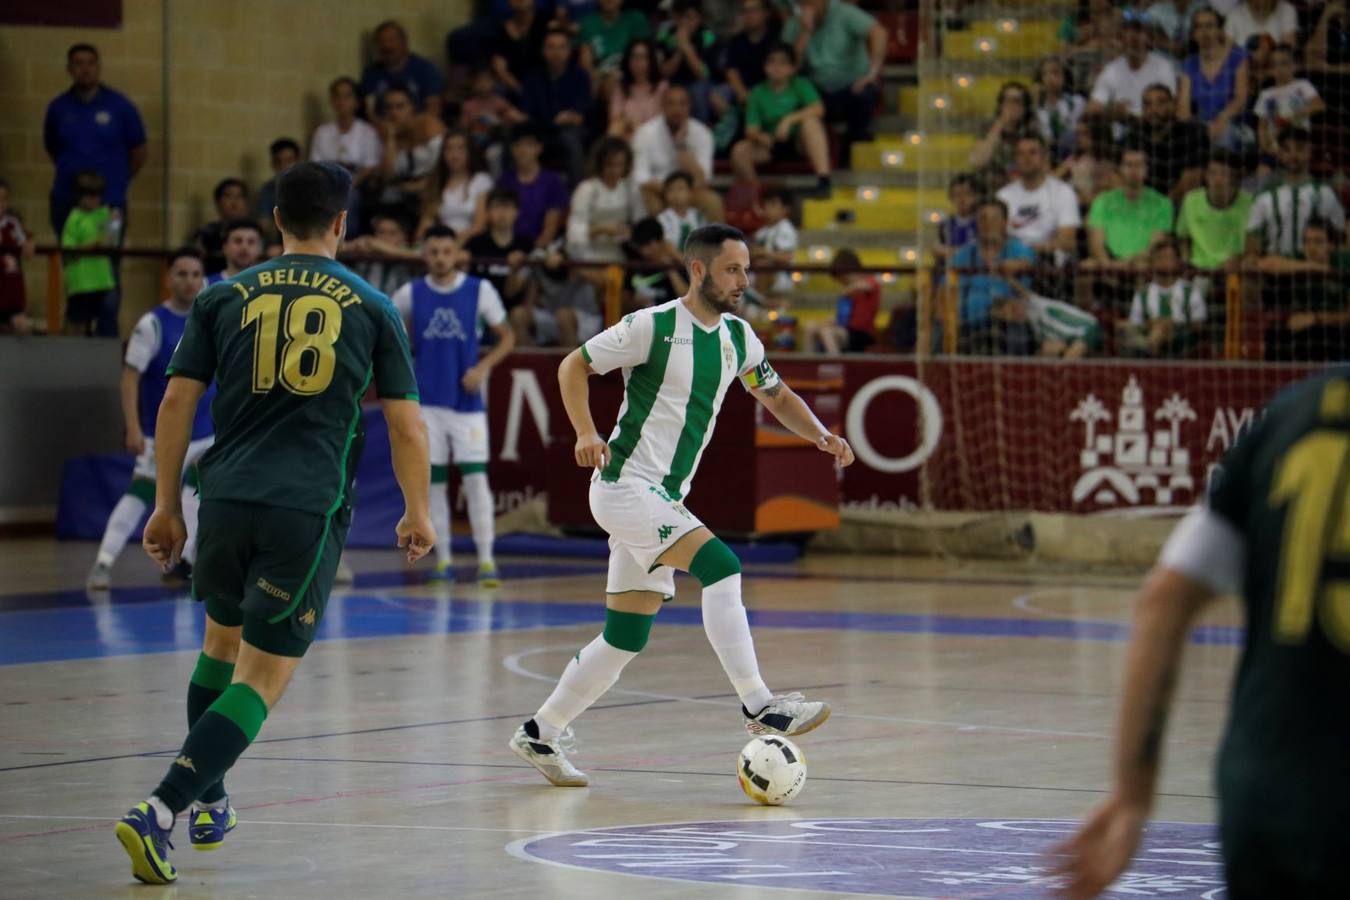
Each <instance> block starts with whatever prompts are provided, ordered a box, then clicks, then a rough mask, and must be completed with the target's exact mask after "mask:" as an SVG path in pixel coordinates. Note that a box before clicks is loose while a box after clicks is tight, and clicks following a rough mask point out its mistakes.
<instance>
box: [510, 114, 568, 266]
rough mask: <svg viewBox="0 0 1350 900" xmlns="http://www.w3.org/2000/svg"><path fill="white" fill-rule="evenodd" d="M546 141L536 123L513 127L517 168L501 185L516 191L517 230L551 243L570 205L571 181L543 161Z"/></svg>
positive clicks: (539, 243)
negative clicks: (540, 158) (568, 185)
mask: <svg viewBox="0 0 1350 900" xmlns="http://www.w3.org/2000/svg"><path fill="white" fill-rule="evenodd" d="M543 151H544V145H543V143H542V142H541V141H540V140H539V132H538V130H537V128H536V126H535V125H534V124H533V123H527V124H524V125H517V126H516V127H515V128H513V129H511V159H512V160H513V161H514V163H515V168H513V169H512V170H511V171H509V172H506V173H505V174H503V175H502V177H501V178H499V179H498V180H497V187H503V188H510V189H511V190H513V191H515V193H516V197H517V198H518V200H519V203H520V207H519V209H520V214H519V217H518V218H517V220H516V233H517V234H520V235H522V236H523V237H525V238H527V239H528V240H530V241H533V242H534V246H536V247H541V248H542V247H547V246H548V245H549V244H552V243H553V241H554V240H556V239H557V238H558V237H559V236H560V234H561V232H562V226H563V213H564V212H565V211H566V209H567V201H568V196H567V184H566V183H565V182H564V181H563V179H562V176H560V175H559V174H558V173H557V172H551V171H549V170H548V169H545V168H544V167H543V166H541V165H540V164H539V157H540V154H542V153H543Z"/></svg>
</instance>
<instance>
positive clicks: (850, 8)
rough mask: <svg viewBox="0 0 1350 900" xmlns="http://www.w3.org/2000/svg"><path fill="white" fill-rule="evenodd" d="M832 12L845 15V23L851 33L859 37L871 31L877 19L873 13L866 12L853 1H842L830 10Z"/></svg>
mask: <svg viewBox="0 0 1350 900" xmlns="http://www.w3.org/2000/svg"><path fill="white" fill-rule="evenodd" d="M830 14H831V15H835V16H838V15H843V16H844V25H845V27H846V28H848V32H849V34H853V35H856V36H858V37H863V36H865V35H866V34H867V32H869V31H871V30H872V26H873V25H875V24H876V21H877V20H876V19H874V18H872V16H871V14H869V13H867V12H864V11H863V10H861V9H859V8H858V7H856V6H854V5H853V4H851V3H840V4H839V5H837V6H835V7H834V9H832V10H830Z"/></svg>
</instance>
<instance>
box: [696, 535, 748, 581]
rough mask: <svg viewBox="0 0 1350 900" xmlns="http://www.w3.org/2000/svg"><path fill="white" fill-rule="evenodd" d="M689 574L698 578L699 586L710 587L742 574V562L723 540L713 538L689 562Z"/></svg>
mask: <svg viewBox="0 0 1350 900" xmlns="http://www.w3.org/2000/svg"><path fill="white" fill-rule="evenodd" d="M689 574H690V575H693V576H694V577H695V578H697V579H698V583H699V584H701V585H703V586H704V587H708V586H710V585H714V584H717V582H719V581H722V580H723V579H726V578H730V577H731V576H732V575H739V574H741V561H740V560H739V559H737V557H736V554H735V553H732V552H731V548H730V547H728V546H727V545H726V544H724V543H722V539H721V538H713V539H712V540H710V541H708V543H706V544H704V545H703V546H702V547H699V548H698V552H697V553H695V554H694V558H693V559H692V560H690V561H689Z"/></svg>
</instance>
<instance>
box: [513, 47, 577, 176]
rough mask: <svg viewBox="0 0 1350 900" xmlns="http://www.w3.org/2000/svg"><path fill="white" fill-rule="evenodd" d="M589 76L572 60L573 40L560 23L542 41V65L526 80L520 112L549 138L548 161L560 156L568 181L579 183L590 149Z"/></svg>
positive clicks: (547, 146) (522, 90)
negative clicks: (588, 129) (550, 158)
mask: <svg viewBox="0 0 1350 900" xmlns="http://www.w3.org/2000/svg"><path fill="white" fill-rule="evenodd" d="M591 99H592V98H591V76H589V75H587V74H586V71H585V70H584V69H583V68H581V66H580V65H578V64H577V63H576V62H575V61H574V60H573V59H572V36H571V35H570V34H569V33H568V32H567V27H566V26H565V25H562V24H560V23H556V22H555V23H554V24H552V25H550V26H549V29H548V34H547V35H546V36H545V37H544V64H543V66H541V67H540V68H537V69H535V70H534V71H533V72H531V73H530V74H529V75H527V76H526V77H525V84H524V85H523V87H522V88H521V111H522V112H524V113H525V115H526V116H528V117H529V119H530V121H532V122H533V123H534V124H535V125H536V126H538V127H539V128H540V129H541V130H544V133H546V134H548V135H549V140H548V142H547V145H546V150H547V151H548V153H549V156H550V157H555V158H556V157H557V156H559V155H561V157H562V161H563V164H564V166H565V168H566V169H567V177H568V180H569V181H570V182H572V183H575V182H578V181H580V180H581V178H582V175H583V174H584V172H585V168H586V147H587V146H588V145H589V142H590V141H589V135H588V133H587V126H586V119H587V116H589V115H590V111H591Z"/></svg>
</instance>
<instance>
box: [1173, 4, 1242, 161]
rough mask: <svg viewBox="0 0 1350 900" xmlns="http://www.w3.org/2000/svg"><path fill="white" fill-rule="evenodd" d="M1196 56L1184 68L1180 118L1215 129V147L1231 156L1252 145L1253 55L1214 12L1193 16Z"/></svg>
mask: <svg viewBox="0 0 1350 900" xmlns="http://www.w3.org/2000/svg"><path fill="white" fill-rule="evenodd" d="M1191 35H1192V37H1193V39H1194V41H1195V46H1196V52H1195V53H1192V54H1191V55H1190V56H1187V57H1186V58H1185V60H1184V61H1183V62H1182V63H1181V87H1180V89H1179V93H1178V96H1177V109H1178V111H1179V112H1178V115H1179V117H1181V118H1183V119H1184V118H1190V119H1192V120H1194V121H1197V122H1199V123H1200V124H1202V125H1204V126H1205V127H1206V128H1208V129H1209V139H1210V142H1211V143H1213V144H1215V145H1217V146H1220V147H1223V148H1224V149H1226V150H1236V149H1237V148H1239V147H1240V146H1242V145H1243V144H1246V143H1248V142H1249V141H1248V129H1247V127H1246V126H1245V125H1244V124H1243V122H1242V119H1243V116H1245V115H1246V112H1247V95H1248V85H1249V83H1250V77H1251V76H1250V73H1249V71H1248V61H1247V51H1246V50H1245V49H1243V48H1242V47H1238V46H1235V45H1234V44H1233V43H1232V42H1231V41H1229V40H1228V36H1227V35H1225V34H1224V32H1223V17H1222V16H1220V15H1219V14H1218V13H1216V12H1215V11H1214V10H1212V9H1210V8H1209V7H1201V8H1200V9H1198V10H1196V11H1195V13H1194V14H1193V15H1192V16H1191Z"/></svg>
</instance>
